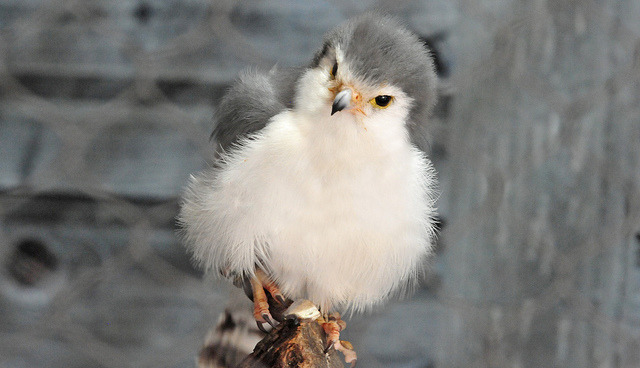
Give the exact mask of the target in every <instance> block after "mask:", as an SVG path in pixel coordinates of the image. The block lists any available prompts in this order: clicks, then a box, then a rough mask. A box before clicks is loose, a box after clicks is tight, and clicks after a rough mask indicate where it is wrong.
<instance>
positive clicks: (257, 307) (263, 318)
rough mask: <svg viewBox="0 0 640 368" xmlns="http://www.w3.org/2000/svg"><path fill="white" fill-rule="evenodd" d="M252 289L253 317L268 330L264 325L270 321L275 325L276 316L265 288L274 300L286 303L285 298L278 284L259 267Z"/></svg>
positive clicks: (252, 280) (260, 325)
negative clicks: (270, 307) (273, 315)
mask: <svg viewBox="0 0 640 368" xmlns="http://www.w3.org/2000/svg"><path fill="white" fill-rule="evenodd" d="M251 289H252V292H253V317H254V318H255V319H256V323H257V324H258V328H259V329H260V330H261V331H263V332H266V330H265V329H264V327H263V326H262V325H263V324H264V323H268V324H270V325H271V327H275V323H274V322H273V320H274V318H273V317H272V316H271V312H269V302H268V299H267V294H266V293H265V289H266V290H267V291H268V292H269V294H271V296H272V297H273V299H274V300H276V301H277V302H279V303H281V304H284V303H285V298H284V296H283V295H282V292H281V291H280V288H279V287H278V285H276V283H275V282H273V281H272V280H271V279H270V278H269V276H267V274H266V273H265V272H264V271H262V270H261V269H259V268H257V269H256V272H255V275H254V276H253V277H252V278H251Z"/></svg>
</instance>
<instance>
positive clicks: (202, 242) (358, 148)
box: [180, 49, 435, 311]
mask: <svg viewBox="0 0 640 368" xmlns="http://www.w3.org/2000/svg"><path fill="white" fill-rule="evenodd" d="M337 51H339V49H338V50H337ZM338 54H339V52H338ZM344 65H345V67H344V69H341V70H340V73H341V76H340V77H341V78H342V79H343V80H345V81H348V82H349V83H350V85H354V86H356V87H358V86H360V87H361V90H362V93H363V96H365V101H367V98H370V96H369V97H367V93H368V92H366V90H367V87H366V86H365V84H364V82H362V81H358V79H357V78H356V74H357V73H355V72H353V73H351V74H350V71H349V69H348V67H347V66H346V62H345V63H344ZM340 67H341V68H342V67H343V65H342V64H341V65H340ZM328 78H330V77H328V76H327V73H326V71H325V70H324V69H322V68H321V67H318V68H312V69H308V70H307V71H306V72H305V73H304V74H303V75H302V76H301V77H300V79H299V80H298V82H297V86H296V93H295V96H296V99H295V102H294V107H293V108H292V109H286V110H283V111H282V112H281V113H279V114H277V115H275V116H274V117H272V118H271V119H270V121H269V123H268V124H267V125H266V126H265V127H264V128H263V129H261V130H259V131H258V132H255V133H253V134H251V135H249V136H248V137H245V138H243V139H241V140H239V141H238V143H237V144H236V145H234V146H233V147H232V148H231V149H228V150H227V151H226V152H224V153H223V154H222V157H221V158H220V160H219V162H218V164H217V165H216V167H215V168H211V169H207V170H205V171H203V172H201V173H199V174H197V175H195V176H194V177H192V180H191V182H190V184H189V186H188V188H187V190H186V192H185V195H184V202H183V206H182V210H181V214H180V222H181V223H182V226H183V229H184V235H185V241H186V243H187V246H188V248H189V249H190V251H191V253H192V254H193V256H194V258H195V259H196V260H197V261H199V262H200V263H201V265H202V266H204V267H205V268H206V269H211V270H215V271H218V270H221V271H223V272H225V273H235V274H239V275H244V276H250V275H252V274H253V272H254V270H255V267H256V266H258V267H261V268H262V269H264V270H265V271H266V272H267V274H269V275H270V276H271V277H272V278H273V279H274V281H275V282H276V283H277V284H278V285H279V286H280V288H281V290H282V292H283V293H284V295H285V296H287V297H289V298H291V299H297V298H307V299H310V300H311V301H313V302H314V303H316V304H317V305H318V306H319V307H320V308H321V309H322V310H325V311H327V310H334V309H343V310H344V309H346V308H349V309H351V310H353V311H359V310H364V309H368V308H369V307H372V306H374V305H376V304H378V303H380V302H383V301H384V300H386V299H387V298H388V297H389V296H391V295H394V294H396V293H401V292H403V291H405V290H407V289H408V288H409V287H410V286H411V285H412V284H413V281H415V279H416V276H417V274H418V273H419V271H420V270H421V269H422V267H423V266H424V261H425V257H426V256H428V255H429V254H430V253H431V249H432V244H433V241H434V220H433V216H434V214H435V212H434V211H435V210H434V202H435V194H434V193H435V190H434V185H435V174H434V172H433V169H432V166H431V163H430V161H429V160H428V159H427V158H426V156H425V155H424V153H423V152H421V151H420V150H418V149H417V148H416V147H415V146H414V145H413V144H412V143H411V141H410V138H409V133H408V131H407V123H406V121H407V116H408V115H409V110H410V107H411V106H412V103H413V100H412V99H411V97H410V96H407V95H404V93H403V91H401V90H399V89H398V88H396V87H394V86H379V87H380V89H382V90H383V92H385V93H387V94H392V95H394V96H395V97H394V104H393V105H392V106H390V107H388V108H387V109H384V110H379V111H378V110H376V111H374V110H372V109H375V107H371V106H368V107H366V109H368V110H364V111H363V114H356V113H351V112H348V111H341V112H339V113H337V114H335V115H333V116H332V115H331V114H330V108H331V99H332V98H333V95H332V93H331V91H330V90H329V89H327V87H326V83H327V79H328ZM380 89H378V90H376V91H371V93H373V94H372V95H371V96H374V97H375V94H376V93H377V94H380V93H381V92H380Z"/></svg>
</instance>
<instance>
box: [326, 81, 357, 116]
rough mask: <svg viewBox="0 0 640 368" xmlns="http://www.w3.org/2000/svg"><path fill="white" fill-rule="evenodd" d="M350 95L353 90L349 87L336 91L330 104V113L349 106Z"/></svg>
mask: <svg viewBox="0 0 640 368" xmlns="http://www.w3.org/2000/svg"><path fill="white" fill-rule="evenodd" d="M352 95H353V91H352V90H351V88H345V89H343V90H342V91H340V92H338V94H337V95H336V98H335V99H334V100H333V105H331V115H333V114H335V113H336V112H338V111H342V110H344V109H346V108H348V107H350V106H351V96H352Z"/></svg>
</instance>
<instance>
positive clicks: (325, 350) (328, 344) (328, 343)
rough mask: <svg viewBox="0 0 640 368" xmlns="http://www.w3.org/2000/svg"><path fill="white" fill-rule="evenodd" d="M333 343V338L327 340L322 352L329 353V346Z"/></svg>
mask: <svg viewBox="0 0 640 368" xmlns="http://www.w3.org/2000/svg"><path fill="white" fill-rule="evenodd" d="M335 343H336V342H335V341H333V340H330V341H328V342H327V346H326V347H325V348H324V353H325V354H327V353H329V350H331V348H332V347H333V345H334V344H335Z"/></svg>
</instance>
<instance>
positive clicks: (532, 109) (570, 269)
mask: <svg viewBox="0 0 640 368" xmlns="http://www.w3.org/2000/svg"><path fill="white" fill-rule="evenodd" d="M373 8H378V9H382V10H383V11H385V12H387V13H390V14H392V15H395V16H396V17H398V18H400V19H401V20H402V21H403V22H404V23H406V24H407V25H408V26H409V27H410V28H411V29H413V30H414V31H415V32H416V33H417V34H419V35H420V36H421V37H422V39H423V40H424V42H425V44H427V45H429V46H430V47H431V48H432V50H433V52H434V56H435V57H436V60H437V66H438V73H439V75H440V77H441V85H440V95H441V98H440V102H439V105H438V107H437V111H436V113H435V116H434V118H433V120H432V121H431V126H432V129H431V152H429V155H430V156H431V158H432V160H433V161H434V163H435V165H436V167H437V170H438V173H439V177H440V181H441V184H440V191H441V197H440V199H439V204H438V206H439V212H440V216H441V220H442V224H443V225H442V227H443V229H442V233H441V236H440V240H439V244H438V252H437V253H438V254H437V256H436V257H435V258H434V259H432V261H431V262H430V264H429V265H428V270H429V271H428V274H427V276H426V277H425V279H424V280H423V282H422V287H421V288H420V289H419V290H418V291H417V293H416V294H415V295H414V296H413V297H411V298H408V299H406V300H402V301H397V302H392V303H390V304H388V305H386V306H385V307H383V308H381V309H379V310H376V311H375V312H373V313H371V314H368V315H364V316H353V317H352V318H351V319H349V327H348V328H347V331H345V333H344V336H345V338H346V339H348V340H350V341H351V342H353V343H354V345H355V346H356V349H357V351H358V354H359V357H360V362H359V365H361V366H362V367H415V368H427V367H429V368H435V367H438V368H439V367H611V368H614V367H638V366H639V365H638V364H640V363H638V362H640V1H637V0H602V1H592V0H499V1H496V0H455V1H452V0H423V1H403V0H395V1H393V2H392V1H374V0H357V1H356V0H352V1H337V0H333V1H331V0H326V1H325V0H313V1H306V0H304V1H301V0H288V1H274V2H266V1H260V0H250V1H232V0H219V1H218V0H49V1H38V0H0V94H1V95H0V96H1V98H0V367H11V368H13V367H16V368H17V367H53V368H56V367H192V366H194V362H195V358H196V355H197V352H198V349H199V348H200V345H201V344H202V341H203V339H204V336H205V334H206V332H207V330H208V329H209V328H211V327H212V326H213V325H215V323H216V321H217V318H218V315H219V313H220V312H221V311H222V310H223V309H224V308H225V307H226V306H228V304H229V300H230V299H231V300H233V298H234V296H233V295H234V293H236V292H237V291H234V290H233V288H232V287H230V286H229V285H227V284H226V283H224V282H219V281H215V280H212V279H210V278H208V277H206V276H203V275H202V273H201V272H200V271H198V270H196V269H194V268H193V267H192V266H191V263H190V260H189V257H188V256H187V255H186V254H185V251H184V249H183V247H182V246H181V245H180V242H179V239H178V238H177V237H176V235H175V221H174V218H175V216H176V214H177V210H178V203H179V196H180V192H181V188H182V187H183V186H184V185H185V183H186V181H187V179H188V176H189V174H190V173H192V172H195V171H197V170H200V169H202V168H204V167H205V166H206V165H207V162H208V160H209V158H210V157H211V153H212V146H211V144H210V142H209V141H208V137H209V134H210V132H211V130H212V122H211V117H212V114H213V113H214V111H215V108H216V104H217V103H218V101H219V99H220V97H221V95H222V94H223V93H224V91H225V89H226V88H227V87H228V86H229V84H230V83H231V82H232V81H233V79H234V77H235V76H236V74H237V73H238V72H239V71H241V70H242V69H244V68H246V67H248V66H258V67H263V68H269V67H271V66H272V65H274V64H275V63H278V64H279V65H283V66H287V65H300V64H306V63H308V62H309V60H311V57H312V55H313V52H314V51H315V50H316V49H317V48H318V47H319V46H320V45H321V38H322V35H323V34H324V33H325V32H326V31H327V30H329V29H330V28H332V27H334V26H335V25H337V24H339V23H341V22H342V21H343V20H345V19H347V18H349V17H351V16H353V15H356V14H359V13H361V12H363V11H366V10H370V9H373Z"/></svg>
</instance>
